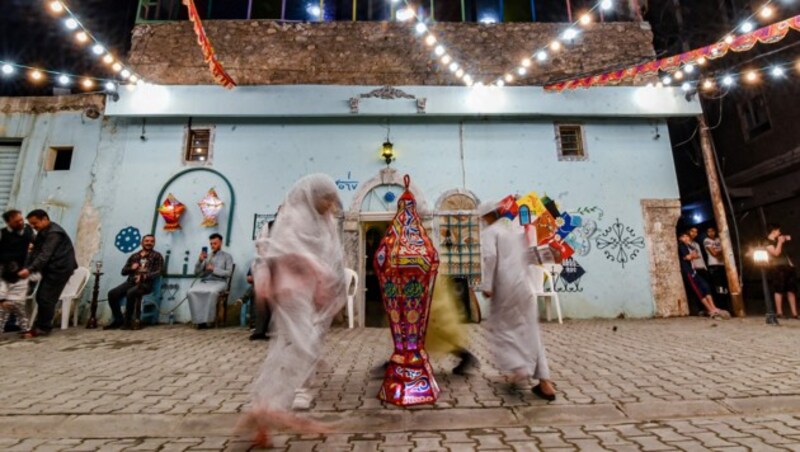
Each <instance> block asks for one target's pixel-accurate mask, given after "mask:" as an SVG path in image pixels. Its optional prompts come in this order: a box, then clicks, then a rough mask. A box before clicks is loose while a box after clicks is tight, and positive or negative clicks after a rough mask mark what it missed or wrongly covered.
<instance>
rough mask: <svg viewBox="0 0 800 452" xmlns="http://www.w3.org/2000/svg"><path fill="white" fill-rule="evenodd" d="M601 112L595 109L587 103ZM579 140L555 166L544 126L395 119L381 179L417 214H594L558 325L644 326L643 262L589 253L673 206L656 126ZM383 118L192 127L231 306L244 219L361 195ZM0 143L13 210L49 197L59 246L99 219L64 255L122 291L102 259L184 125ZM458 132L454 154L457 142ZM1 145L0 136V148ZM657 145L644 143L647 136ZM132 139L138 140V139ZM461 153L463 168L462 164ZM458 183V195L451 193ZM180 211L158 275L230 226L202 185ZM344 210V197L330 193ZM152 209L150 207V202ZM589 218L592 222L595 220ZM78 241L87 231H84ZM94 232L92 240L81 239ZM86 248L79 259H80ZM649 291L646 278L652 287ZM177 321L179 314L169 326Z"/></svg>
mask: <svg viewBox="0 0 800 452" xmlns="http://www.w3.org/2000/svg"><path fill="white" fill-rule="evenodd" d="M599 103H602V102H599ZM576 116H578V118H577V119H575V118H570V122H573V121H577V122H580V123H582V124H584V126H585V133H586V143H587V150H588V154H589V159H588V160H587V161H582V162H560V161H559V160H558V158H557V143H556V139H555V131H554V127H553V120H554V119H548V118H542V117H539V116H537V117H528V118H525V117H516V118H501V117H471V118H468V119H461V118H458V117H455V116H453V117H449V116H448V117H444V116H443V117H439V118H435V117H419V116H416V117H414V115H409V114H407V113H403V115H401V116H396V117H391V118H390V123H391V140H392V141H393V142H394V144H395V150H396V156H397V160H396V162H395V163H393V165H392V166H393V167H394V168H396V169H397V170H398V171H399V172H401V173H406V172H407V173H409V174H410V175H411V177H412V178H413V180H414V182H415V183H416V184H417V185H418V186H419V187H420V188H421V189H422V191H423V192H424V196H425V198H426V200H427V203H428V205H429V206H431V207H433V206H434V205H435V203H436V200H437V199H438V198H439V197H440V196H441V195H442V194H443V193H444V192H446V191H448V190H451V189H455V188H466V189H468V190H470V191H472V192H474V193H475V194H476V195H478V196H479V197H480V198H481V199H482V200H485V199H496V198H500V197H502V196H505V195H507V194H510V193H521V194H524V193H526V192H528V191H537V192H538V193H539V194H547V195H549V196H550V197H551V198H554V199H556V200H557V201H558V203H559V205H560V207H561V208H562V209H563V210H566V211H573V210H575V209H578V208H585V207H599V208H600V210H596V211H595V213H593V214H592V215H590V217H591V218H593V219H595V220H596V221H597V224H598V228H599V230H598V232H597V233H595V235H594V236H593V239H592V248H593V249H592V250H591V252H590V253H589V254H588V255H587V256H583V257H578V258H577V260H578V261H579V262H580V264H581V265H582V266H583V267H584V268H585V270H586V272H587V273H586V275H585V276H584V277H583V279H582V281H581V287H582V288H583V291H582V292H579V293H567V294H563V295H562V306H563V309H564V313H565V315H566V316H568V317H572V318H587V317H616V316H617V315H619V314H620V313H624V314H625V315H626V316H631V317H648V316H652V315H653V313H654V307H653V297H652V294H651V289H650V277H651V275H649V263H648V259H649V257H648V252H647V250H646V249H641V250H640V251H639V254H638V256H637V257H636V258H635V259H634V260H633V261H632V262H629V263H627V264H626V265H625V266H624V268H623V267H622V265H620V264H619V263H614V262H611V261H610V260H608V259H607V257H606V255H605V253H604V252H603V251H601V250H599V249H597V245H596V243H595V240H596V239H597V238H598V237H599V236H600V235H601V234H602V232H603V231H604V230H605V229H607V228H609V227H610V226H612V224H613V223H614V222H615V220H616V219H619V220H620V222H621V223H623V224H624V225H625V226H627V227H630V228H631V231H632V233H633V234H634V235H635V236H637V237H643V235H644V227H643V224H642V221H643V220H642V218H643V217H642V210H641V206H640V201H641V200H642V199H654V198H655V199H663V198H671V199H676V198H678V197H679V193H678V187H677V181H676V177H675V169H674V167H673V160H672V153H671V152H672V151H671V147H670V143H669V139H668V134H667V129H666V123H665V122H664V121H663V120H654V119H649V118H639V119H636V118H618V119H602V118H593V119H592V118H589V117H587V116H583V118H584V119H583V120H581V116H580V115H576ZM385 119H386V118H385V117H373V118H369V117H356V116H352V117H344V118H338V119H337V118H328V119H324V118H322V119H321V118H317V119H314V118H299V117H295V118H292V117H287V118H276V117H272V118H261V119H259V118H252V117H251V118H232V117H227V118H225V117H221V118H220V117H217V118H215V117H205V118H202V119H195V120H194V125H195V126H197V125H200V124H211V125H214V126H215V140H214V144H213V146H214V149H213V160H212V163H211V165H210V168H213V169H214V170H216V171H219V172H221V173H222V174H224V175H225V176H226V177H227V178H228V179H229V180H230V181H231V182H232V184H233V186H234V190H235V192H236V196H237V205H236V211H235V213H234V214H233V217H232V221H233V229H232V230H233V233H232V237H231V239H232V240H231V246H230V248H229V251H230V252H231V253H232V254H233V256H234V259H235V261H236V263H237V264H238V267H239V269H238V271H237V274H238V275H239V276H238V278H237V279H236V281H235V284H234V289H233V292H234V297H235V296H237V295H238V294H239V293H241V292H242V291H243V290H244V287H245V282H244V273H245V267H246V266H247V264H248V263H249V260H250V259H251V258H252V255H253V243H252V240H251V236H252V232H253V231H252V230H253V215H254V214H255V213H273V212H274V211H275V209H276V207H277V206H278V205H279V204H280V202H281V200H282V198H283V196H284V194H285V192H286V190H287V189H288V188H289V187H290V186H291V185H292V183H293V182H294V181H295V180H297V179H298V178H299V177H301V176H303V175H305V174H308V173H312V172H324V173H327V174H329V175H330V176H331V177H333V178H334V179H345V178H347V177H348V174H350V176H351V178H352V179H354V180H356V181H358V182H359V183H363V182H364V181H366V180H368V179H370V178H373V177H375V176H376V175H377V174H378V172H379V171H380V169H381V168H383V167H384V166H385V164H384V163H383V162H382V161H381V160H380V159H379V153H380V145H381V143H382V142H383V141H384V140H385V138H386V133H387V129H386V125H385V124H386V122H385ZM0 121H3V122H0V124H4V127H3V128H2V129H0V130H2V131H3V135H5V136H9V137H15V138H24V139H25V144H24V146H23V147H24V149H23V157H24V163H23V164H22V165H21V166H20V170H19V176H20V181H21V186H20V192H19V195H18V196H17V198H16V202H17V204H16V205H17V206H21V207H23V208H28V207H30V206H34V205H38V204H37V203H41V202H42V201H43V200H45V199H48V198H49V197H50V196H53V197H54V199H58V200H61V201H63V203H64V204H65V205H66V208H65V210H64V214H63V218H62V219H61V223H62V224H63V225H64V226H65V227H66V228H67V230H68V231H69V232H70V233H73V234H75V233H76V232H77V230H78V216H79V214H80V210H81V206H82V205H83V204H84V201H85V200H87V199H89V203H88V205H89V206H91V208H92V209H94V211H95V212H97V213H98V214H99V219H100V220H99V221H100V223H99V229H98V231H99V232H97V233H96V234H86V237H79V238H77V241H79V242H80V241H83V242H82V243H83V244H82V245H81V247H83V248H85V247H87V246H88V245H86V243H90V242H93V243H97V244H99V249H100V251H99V252H98V253H97V254H96V255H93V257H94V258H95V259H102V261H103V262H104V265H105V270H106V276H105V277H104V278H103V280H102V284H101V293H102V294H103V297H105V293H106V292H107V290H108V289H109V288H110V287H113V285H115V284H118V283H119V282H121V281H122V278H121V277H119V276H116V275H117V272H118V271H119V269H120V268H121V267H122V265H123V263H124V260H125V258H126V254H124V253H122V252H120V251H118V250H117V249H116V248H115V247H114V238H115V236H116V234H117V233H118V232H119V231H120V230H121V229H123V228H126V227H128V226H135V227H137V228H139V229H140V230H141V231H142V233H146V232H149V230H150V227H151V221H152V219H153V213H154V209H155V206H156V201H157V199H156V198H157V195H158V193H159V191H160V190H161V188H162V186H163V185H164V183H166V181H167V180H169V179H170V178H171V177H172V176H173V175H175V174H177V173H178V172H180V171H183V170H185V169H187V168H189V167H187V166H185V165H184V164H183V163H182V153H183V147H184V144H183V142H184V133H185V132H184V129H185V125H186V123H187V119H186V118H168V117H164V118H153V117H150V118H148V119H147V121H146V124H145V125H144V132H143V124H142V119H140V118H133V117H123V116H119V117H107V118H106V119H104V120H87V119H85V118H82V117H81V115H80V114H79V113H59V114H48V115H40V116H38V117H35V116H32V115H11V116H3V115H0ZM462 123H463V142H462V141H460V137H461V136H462V133H461V132H462V131H461V130H460V129H461V127H462V125H461V124H462ZM3 135H0V136H3ZM657 135H660V138H658V139H656V136H657ZM142 136H144V138H145V140H142V139H141V137H142ZM48 144H49V145H74V146H75V149H76V151H75V152H76V153H75V160H74V162H73V169H72V170H71V171H69V172H67V173H64V174H58V175H54V174H44V172H43V171H42V169H41V154H42V152H43V150H44V147H46V146H47V145H48ZM462 148H463V156H464V159H463V162H462V159H461V152H462ZM462 174H463V175H464V176H465V181H466V184H465V185H463V184H462ZM211 187H216V189H217V190H218V192H219V194H220V196H221V197H222V198H223V200H224V201H225V202H226V203H227V207H226V209H225V210H224V212H223V215H222V216H221V218H220V220H221V221H220V223H221V226H220V227H219V228H215V229H206V228H201V227H200V221H201V216H200V212H199V209H198V207H197V202H198V201H199V200H200V199H201V198H202V197H203V195H204V194H205V193H206V191H207V190H208V189H209V188H211ZM168 191H169V192H172V193H174V194H175V196H176V197H177V198H178V199H179V200H181V201H182V202H183V203H184V204H186V206H187V213H186V215H185V216H184V218H183V221H182V225H183V230H182V231H181V232H176V233H165V232H163V231H161V227H162V226H163V221H161V220H160V219H159V222H158V231H157V241H158V245H157V249H159V250H160V251H162V252H165V251H166V250H171V251H172V257H171V262H170V269H169V270H170V272H171V273H181V272H182V265H183V255H184V252H185V251H187V250H188V251H190V253H191V254H190V262H189V267H190V269H191V267H193V264H194V262H195V259H196V257H197V253H198V252H199V250H200V248H201V247H202V246H204V245H206V244H207V237H208V235H209V234H210V233H211V232H221V233H223V234H224V233H225V226H226V224H227V220H228V216H229V213H230V210H229V207H230V193H229V191H228V189H227V188H226V186H225V184H224V183H223V182H222V181H221V180H220V179H219V178H217V177H216V176H213V175H210V174H208V173H193V174H191V175H189V176H186V177H185V178H182V179H180V180H178V181H177V182H176V183H175V184H173V186H171V187H170V189H169V190H168ZM341 196H342V199H343V202H344V205H345V207H346V208H349V207H350V205H351V203H352V202H353V196H354V191H348V190H346V189H345V190H342V191H341ZM158 201H159V202H160V201H163V199H160V200H158ZM600 212H602V218H601V217H600ZM90 230H91V228H90ZM92 231H93V230H92ZM90 248H91V247H89V248H86V249H90ZM654 276H655V277H657V276H658V275H654ZM175 281H177V283H178V284H180V287H181V288H180V290H179V291H178V292H177V293H176V294H175V300H172V301H165V304H164V306H162V307H163V308H165V309H166V308H171V307H172V306H174V305H175V304H176V303H177V302H178V301H179V300H180V299H182V298H183V295H184V294H185V290H186V288H187V286H188V284H189V283H190V280H175ZM175 281H171V282H175ZM188 319H189V313H188V307H187V306H186V305H185V304H184V305H182V306H181V307H180V308H179V309H178V310H177V320H179V321H186V320H188Z"/></svg>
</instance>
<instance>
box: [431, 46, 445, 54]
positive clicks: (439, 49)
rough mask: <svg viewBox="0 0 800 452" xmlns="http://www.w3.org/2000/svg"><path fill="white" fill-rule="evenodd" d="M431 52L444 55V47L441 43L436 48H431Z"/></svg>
mask: <svg viewBox="0 0 800 452" xmlns="http://www.w3.org/2000/svg"><path fill="white" fill-rule="evenodd" d="M433 53H435V54H436V55H437V56H442V55H444V47H442V46H441V45H438V46H436V48H435V49H433Z"/></svg>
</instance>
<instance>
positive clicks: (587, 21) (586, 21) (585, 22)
mask: <svg viewBox="0 0 800 452" xmlns="http://www.w3.org/2000/svg"><path fill="white" fill-rule="evenodd" d="M580 21H581V25H583V26H586V25H589V24H591V23H592V16H591V15H590V14H584V15H583V16H581V18H580Z"/></svg>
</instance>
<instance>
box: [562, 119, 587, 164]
mask: <svg viewBox="0 0 800 452" xmlns="http://www.w3.org/2000/svg"><path fill="white" fill-rule="evenodd" d="M556 140H557V141H558V159H559V160H564V161H574V160H586V159H587V158H588V156H587V155H586V144H585V140H584V138H583V126H581V125H578V124H556Z"/></svg>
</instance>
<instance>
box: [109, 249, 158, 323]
mask: <svg viewBox="0 0 800 452" xmlns="http://www.w3.org/2000/svg"><path fill="white" fill-rule="evenodd" d="M155 246H156V238H155V236H152V235H146V236H144V237H142V249H141V250H140V251H139V252H138V253H133V254H132V255H131V257H129V258H128V261H127V262H126V263H125V266H124V267H122V276H127V277H128V278H127V279H126V280H125V282H124V283H122V284H120V285H119V286H117V287H115V288H113V289H111V290H109V291H108V305H109V306H110V307H111V313H112V314H113V316H114V319H113V320H112V322H111V323H110V324H108V325H106V326H104V327H103V329H104V330H115V329H117V328H120V327H122V328H123V329H130V328H135V329H138V327H139V322H138V321H137V320H138V317H136V314H137V313H138V312H140V311H141V306H142V297H143V296H145V295H147V294H149V293H151V292H152V291H153V283H154V282H155V280H156V279H157V278H158V276H159V275H161V271H162V270H163V268H164V258H163V257H162V256H161V253H159V252H158V251H155V250H154V249H153V248H155ZM123 298H125V299H126V300H127V301H126V307H125V317H124V318H123V317H122V308H121V307H120V304H121V302H122V299H123Z"/></svg>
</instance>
